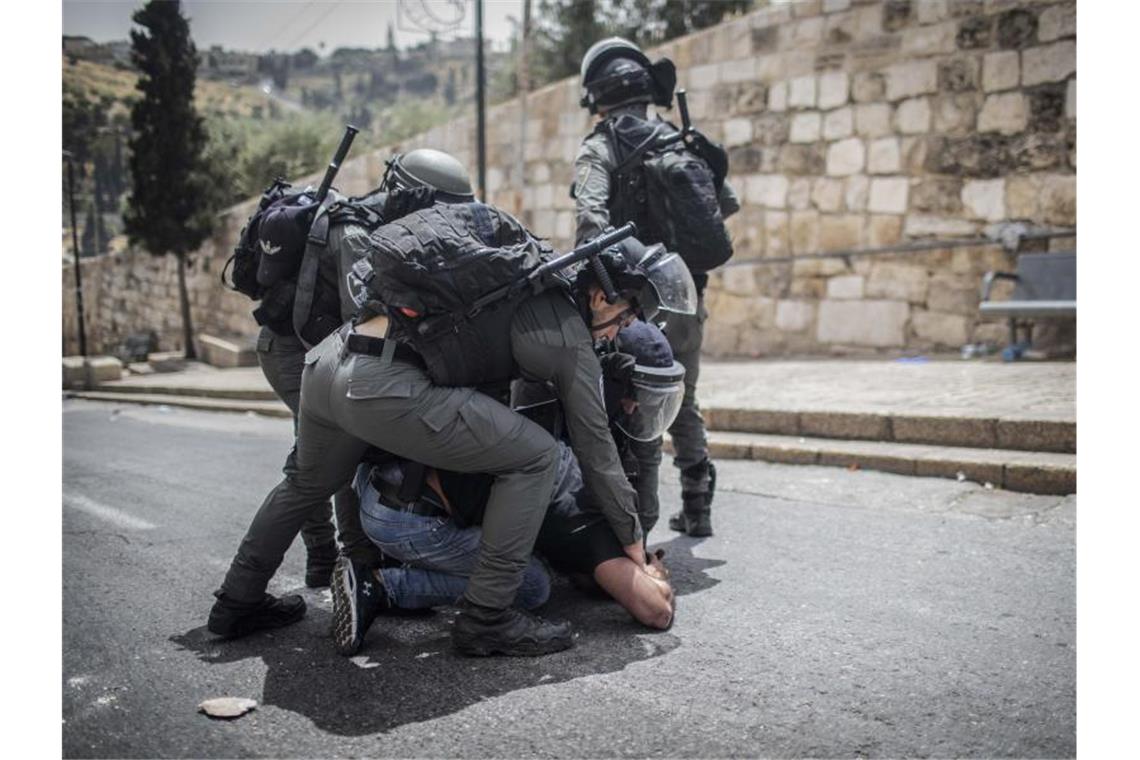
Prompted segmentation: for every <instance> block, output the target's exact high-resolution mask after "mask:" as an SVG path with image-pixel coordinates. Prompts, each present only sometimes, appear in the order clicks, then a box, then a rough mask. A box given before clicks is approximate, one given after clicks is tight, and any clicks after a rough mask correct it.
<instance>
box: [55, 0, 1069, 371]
mask: <svg viewBox="0 0 1140 760" xmlns="http://www.w3.org/2000/svg"><path fill="white" fill-rule="evenodd" d="M1075 19H1076V8H1075V3H1073V2H1036V1H1034V0H1021V1H1020V2H1017V1H1014V0H985V1H983V0H911V1H910V2H907V1H906V0H890V1H888V2H856V1H854V0H824V1H823V2H819V1H816V2H798V3H794V4H780V5H774V6H772V7H769V8H764V9H761V10H758V11H756V12H754V13H751V14H749V15H747V16H744V17H742V18H740V19H737V20H735V21H731V22H729V23H725V24H722V25H720V26H718V27H715V28H713V29H709V30H706V31H704V32H701V33H698V34H694V35H691V36H689V37H685V38H682V39H679V40H674V41H672V42H670V43H668V44H666V45H663V46H661V47H660V48H658V49H657V50H656V51H654V53H652V54H651V57H653V56H654V55H656V54H660V55H668V56H670V57H671V58H672V59H673V60H674V61H675V62H676V63H677V67H678V74H679V80H680V81H679V86H683V87H686V88H687V89H688V91H689V102H690V108H691V111H692V115H693V119H694V122H695V123H696V124H697V126H698V127H699V128H701V129H702V130H703V131H705V132H706V133H707V134H709V135H710V136H711V137H713V138H714V139H717V140H721V141H723V142H724V143H725V144H726V145H727V146H728V148H729V151H730V154H731V171H730V181H731V182H732V183H733V185H734V186H735V187H736V189H737V191H738V192H739V194H740V196H741V198H742V201H743V209H742V210H741V212H740V213H739V214H737V215H736V216H735V217H733V218H732V219H731V220H730V228H731V230H732V232H733V235H734V238H735V241H736V250H737V254H736V257H735V258H734V260H733V262H732V263H731V265H730V266H728V267H726V268H724V269H723V270H722V271H721V272H719V273H717V274H716V275H715V276H714V277H713V278H712V280H711V282H710V286H709V294H708V307H709V311H710V317H709V322H708V330H707V341H706V349H707V351H708V353H710V354H713V355H720V356H755V355H769V354H773V353H848V352H864V351H887V352H891V351H898V350H920V351H927V350H938V349H947V348H957V347H958V346H960V345H961V344H963V343H966V342H972V341H977V340H984V339H990V340H995V341H1001V340H1003V338H1004V326H1002V325H1001V324H996V323H981V322H979V321H978V319H977V303H978V286H979V283H980V280H981V275H982V274H983V273H984V272H985V271H986V270H987V269H992V268H1010V267H1012V265H1013V261H1012V259H1010V258H1009V257H1008V256H1007V255H1006V254H1004V253H1002V252H1001V251H1000V249H998V248H996V247H992V248H988V249H965V248H959V249H946V250H935V251H933V252H929V253H923V254H919V255H906V256H903V255H890V256H876V257H867V258H853V259H850V260H849V262H847V261H844V260H841V259H826V260H811V261H800V262H796V263H795V264H794V265H793V264H765V263H764V260H765V259H771V258H774V257H783V256H787V255H793V254H804V253H818V252H821V251H829V250H846V249H850V248H857V247H870V246H880V245H889V244H894V243H897V242H900V241H905V240H909V239H916V240H917V239H926V238H932V237H933V238H938V237H955V238H957V237H963V236H973V235H975V234H978V233H979V232H980V231H981V230H982V229H983V228H984V227H985V226H986V225H987V224H990V223H993V222H997V221H1002V220H1007V219H1024V220H1029V221H1032V222H1035V223H1037V224H1041V225H1049V226H1058V225H1060V226H1065V225H1073V224H1075V211H1076V149H1075V146H1076V54H1075V48H1076V20H1075ZM578 97H579V91H578V86H577V82H576V81H575V80H565V81H563V82H559V83H556V84H553V85H550V86H548V87H546V88H544V89H542V90H539V91H537V92H535V93H531V95H530V96H529V98H528V102H527V108H528V119H527V123H526V127H525V134H520V119H519V104H518V102H517V101H513V102H509V103H505V104H502V105H500V106H497V107H495V108H492V109H490V110H489V112H488V119H487V127H488V130H487V131H488V134H487V140H488V163H487V165H488V193H489V196H490V198H489V199H490V201H491V202H493V203H496V204H498V205H501V206H503V207H505V208H507V209H510V210H512V211H514V212H515V213H518V214H520V215H521V216H522V217H523V219H524V220H525V221H526V222H527V223H528V224H529V225H530V226H531V228H532V229H534V230H535V231H536V232H538V233H540V234H543V235H547V236H550V237H551V238H552V239H553V240H554V242H555V243H556V244H557V245H559V246H566V245H568V244H569V243H570V241H571V238H572V236H573V230H574V216H573V202H572V200H571V199H570V197H569V195H568V193H567V189H568V187H569V184H570V181H571V179H572V172H571V165H572V161H573V157H574V154H575V152H576V150H577V146H578V143H579V141H580V140H581V138H582V136H583V135H584V134H585V133H586V132H587V131H588V130H589V128H590V118H589V115H588V114H587V113H586V112H585V111H584V110H583V109H581V108H579V107H578V105H577V101H578ZM474 134H475V129H474V119H473V118H466V119H461V120H458V121H455V122H452V123H449V124H447V125H445V126H442V127H439V128H436V129H433V130H431V131H429V132H427V133H426V134H424V135H421V136H419V137H417V138H413V139H411V140H408V141H406V142H405V143H404V144H403V145H401V146H396V147H400V148H403V149H406V148H409V147H414V146H418V145H430V146H433V147H438V148H441V149H444V150H448V151H450V152H453V153H455V154H456V155H458V156H459V157H460V158H461V159H463V160H464V161H466V162H467V163H468V165H469V166H472V167H474ZM520 146H521V149H522V152H523V159H524V162H525V168H524V178H523V179H524V181H523V182H520V181H519V177H518V170H517V166H518V161H519V150H520ZM388 153H389V151H388V150H384V151H380V152H378V153H377V154H374V155H370V156H366V157H362V158H359V159H356V160H354V161H350V162H349V163H348V164H346V167H345V171H344V173H343V174H342V181H341V182H340V184H341V185H342V186H343V189H345V190H346V191H347V192H360V191H363V190H364V189H366V188H367V187H368V186H370V185H372V184H375V180H376V179H377V178H378V177H379V175H380V173H381V170H382V158H383V156H385V155H387V154H388ZM247 214H248V207H239V208H236V209H232V210H231V211H230V212H228V213H227V215H226V218H225V224H224V225H222V229H220V230H219V232H218V234H217V235H215V238H214V240H213V241H212V242H211V243H210V244H208V245H206V246H204V247H203V249H202V250H201V251H200V252H199V255H197V256H196V257H195V263H194V265H193V271H192V274H191V279H190V283H191V288H192V290H193V296H192V298H193V300H194V310H195V318H196V320H197V321H198V327H199V329H200V330H202V331H213V332H221V333H229V334H234V333H236V334H249V333H252V332H253V331H254V327H253V322H252V320H251V319H250V318H249V316H248V312H249V309H250V306H251V304H250V303H249V302H248V301H245V299H244V298H243V297H241V296H238V295H236V294H228V293H225V292H224V291H223V290H222V289H221V288H220V286H218V285H217V275H218V271H219V270H220V268H221V265H222V263H223V262H224V260H225V258H226V256H228V251H229V248H230V247H231V246H232V240H233V238H234V237H236V233H237V230H238V229H239V228H240V226H241V223H242V222H243V221H244V219H245V217H246V215H247ZM1072 244H1073V243H1072V241H1064V240H1063V241H1055V244H1054V245H1055V246H1057V247H1068V246H1071V245H1072ZM84 269H85V271H84V274H85V277H86V279H87V280H88V282H89V285H88V287H89V288H90V289H91V292H90V293H89V294H88V295H86V296H85V297H86V298H87V301H88V313H89V325H90V326H89V332H91V334H92V340H93V343H94V344H95V345H96V346H97V347H103V348H106V347H109V346H110V345H112V344H113V342H114V341H116V340H119V339H121V337H122V336H124V335H125V334H127V333H129V332H133V331H138V330H140V329H144V328H153V329H156V330H158V331H160V335H161V338H162V342H163V347H164V348H173V347H177V346H178V344H179V339H178V311H177V286H176V280H175V277H174V275H175V272H174V270H173V269H172V262H168V261H166V260H157V261H156V260H154V259H152V258H151V257H149V256H148V255H146V254H142V253H136V254H125V255H122V256H119V257H107V258H103V259H99V260H95V261H91V262H89V263H87V264H85V265H84ZM72 276H73V275H72V273H71V271H70V269H68V268H65V270H64V288H65V292H64V302H65V314H64V318H65V321H64V344H65V351H68V350H70V347H71V346H72V345H73V344H74V338H73V337H72V336H73V333H74V327H73V324H74V318H73V316H72V314H73V305H71V303H70V301H71V288H72V287H73V286H72V282H73V280H72Z"/></svg>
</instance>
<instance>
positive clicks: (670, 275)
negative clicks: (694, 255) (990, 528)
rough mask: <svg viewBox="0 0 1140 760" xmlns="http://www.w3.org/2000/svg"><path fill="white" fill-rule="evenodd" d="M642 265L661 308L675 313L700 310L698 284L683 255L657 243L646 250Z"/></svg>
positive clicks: (692, 312) (693, 312)
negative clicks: (667, 249)
mask: <svg viewBox="0 0 1140 760" xmlns="http://www.w3.org/2000/svg"><path fill="white" fill-rule="evenodd" d="M638 267H639V268H640V269H641V270H642V271H643V272H644V273H645V277H646V279H648V280H649V284H650V285H651V286H653V290H654V291H655V293H656V295H657V302H658V307H659V308H660V309H661V310H663V311H671V312H673V313H674V314H688V315H693V314H696V313H697V286H696V284H695V283H694V282H693V275H691V274H690V273H689V268H688V267H687V266H685V262H684V261H683V260H682V259H681V257H680V256H678V255H677V254H675V253H670V252H669V251H666V250H665V246H663V245H661V244H660V243H656V244H654V245H651V246H649V247H648V248H647V249H646V250H645V255H644V256H643V257H642V258H641V261H639V262H638Z"/></svg>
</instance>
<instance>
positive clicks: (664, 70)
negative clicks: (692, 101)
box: [579, 37, 677, 113]
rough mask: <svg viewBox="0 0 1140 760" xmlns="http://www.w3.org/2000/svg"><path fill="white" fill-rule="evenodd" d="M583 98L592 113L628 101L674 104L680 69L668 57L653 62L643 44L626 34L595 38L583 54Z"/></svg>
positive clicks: (662, 104)
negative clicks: (678, 70) (642, 46)
mask: <svg viewBox="0 0 1140 760" xmlns="http://www.w3.org/2000/svg"><path fill="white" fill-rule="evenodd" d="M580 75H581V78H582V79H581V81H582V99H581V101H579V104H580V105H581V106H582V107H583V108H589V109H590V113H597V112H598V111H599V110H608V109H611V108H616V107H617V106H621V105H626V104H627V103H654V104H656V105H659V106H662V107H665V108H668V107H669V106H671V105H672V104H673V88H674V87H675V86H676V84H677V70H676V67H675V66H674V65H673V62H672V61H670V60H669V59H668V58H661V59H659V60H657V61H656V62H654V63H650V62H649V58H647V57H646V55H645V53H643V52H641V48H639V47H638V46H637V45H635V44H633V43H632V42H630V41H629V40H627V39H623V38H622V37H609V38H607V39H604V40H601V41H600V42H595V43H594V44H593V45H591V46H590V49H589V50H587V51H586V55H584V56H583V57H582V68H581V72H580Z"/></svg>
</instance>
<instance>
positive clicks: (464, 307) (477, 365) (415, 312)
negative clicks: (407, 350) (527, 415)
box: [367, 202, 554, 386]
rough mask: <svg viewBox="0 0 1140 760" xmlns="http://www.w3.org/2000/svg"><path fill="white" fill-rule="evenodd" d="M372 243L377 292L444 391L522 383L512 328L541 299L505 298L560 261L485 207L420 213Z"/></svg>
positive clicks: (371, 282) (370, 283) (372, 282)
mask: <svg viewBox="0 0 1140 760" xmlns="http://www.w3.org/2000/svg"><path fill="white" fill-rule="evenodd" d="M372 243H373V245H372V252H371V256H372V259H371V266H370V270H371V271H370V272H369V273H368V274H367V287H368V289H369V291H370V292H371V293H372V294H373V296H374V297H375V299H376V300H378V301H379V302H381V303H383V304H384V305H385V307H386V309H387V312H388V315H389V317H390V318H391V320H392V322H393V324H394V327H395V329H396V334H399V335H400V337H401V339H403V340H405V341H406V342H407V343H409V344H410V345H411V346H412V347H413V348H414V349H416V351H417V352H419V354H420V355H421V356H422V357H423V359H424V363H425V365H426V367H427V372H428V374H429V375H430V376H431V378H432V380H433V381H434V382H435V383H436V384H437V385H448V386H481V385H491V384H496V383H502V382H505V381H508V380H510V379H511V378H512V377H513V376H514V375H515V373H516V367H515V362H514V358H513V356H512V353H511V345H510V326H511V319H512V317H513V316H514V313H515V310H516V308H517V307H518V304H519V303H521V302H522V300H523V299H524V298H526V297H527V296H529V295H531V293H532V291H529V290H528V291H520V292H517V293H512V294H510V295H509V296H508V295H507V294H506V293H505V292H504V293H503V294H502V296H501V297H500V296H499V293H500V292H501V291H503V290H504V286H508V285H510V284H512V283H516V282H520V281H521V280H522V279H523V278H525V277H526V275H527V274H528V273H529V272H531V271H532V270H533V269H534V268H535V267H537V266H539V265H540V264H542V263H543V262H544V261H546V260H547V259H548V258H550V257H551V256H552V255H553V253H554V252H553V250H552V249H551V248H550V247H549V246H548V245H546V244H545V243H543V242H540V241H539V240H538V239H537V238H536V237H535V236H534V235H532V234H531V233H530V231H529V230H527V229H526V227H524V226H523V225H522V224H521V223H520V222H519V221H518V220H516V219H515V218H514V217H512V216H510V215H509V214H507V213H505V212H502V211H500V210H498V209H496V208H494V207H492V206H487V205H484V204H482V203H478V202H472V203H459V204H439V203H437V204H435V205H434V206H431V207H430V208H426V209H421V210H420V211H415V212H413V213H411V214H408V215H407V216H405V217H402V218H401V219H398V220H396V221H395V222H392V223H390V224H387V225H385V226H384V227H382V228H380V229H379V230H377V231H376V232H375V233H374V234H373V235H372Z"/></svg>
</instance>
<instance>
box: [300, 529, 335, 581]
mask: <svg viewBox="0 0 1140 760" xmlns="http://www.w3.org/2000/svg"><path fill="white" fill-rule="evenodd" d="M306 553H307V557H306V559H305V585H306V586H308V587H309V588H323V587H325V586H327V585H329V582H330V581H331V580H332V572H333V565H335V564H336V557H337V549H336V544H335V543H334V542H332V541H330V542H329V543H327V544H321V545H320V546H309V547H306Z"/></svg>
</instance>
